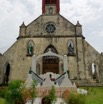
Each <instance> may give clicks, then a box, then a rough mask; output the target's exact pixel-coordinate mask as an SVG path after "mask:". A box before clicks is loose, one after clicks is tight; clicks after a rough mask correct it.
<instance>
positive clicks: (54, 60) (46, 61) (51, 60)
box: [43, 45, 59, 74]
mask: <svg viewBox="0 0 103 104" xmlns="http://www.w3.org/2000/svg"><path fill="white" fill-rule="evenodd" d="M49 50H51V51H52V52H54V53H56V54H57V53H58V52H57V50H56V49H55V48H54V47H53V46H52V45H49V46H48V47H47V48H46V49H45V51H44V53H46V52H48V51H49ZM47 72H53V73H57V74H58V73H59V58H58V57H56V56H44V57H43V73H47Z"/></svg>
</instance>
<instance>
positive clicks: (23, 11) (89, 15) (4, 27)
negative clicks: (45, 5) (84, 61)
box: [0, 0, 103, 52]
mask: <svg viewBox="0 0 103 104" xmlns="http://www.w3.org/2000/svg"><path fill="white" fill-rule="evenodd" d="M60 1H61V4H60V6H61V8H60V11H61V12H60V13H61V14H62V15H63V16H64V17H65V18H67V19H68V20H69V21H71V22H72V23H74V24H76V22H77V21H78V20H79V21H80V23H81V24H82V25H83V35H84V36H85V37H86V40H87V41H88V42H89V43H90V44H91V45H93V46H94V47H95V48H96V49H97V50H98V51H99V52H101V51H103V47H102V45H101V44H100V43H99V42H102V38H101V37H103V24H102V20H103V14H102V13H103V1H102V0H95V1H94V0H60ZM41 10H42V0H0V52H4V51H6V49H7V48H8V47H7V46H8V45H9V46H11V45H12V44H13V43H14V42H15V41H16V38H17V37H18V35H19V26H20V25H21V24H22V22H23V21H24V22H25V24H26V25H27V24H29V23H30V22H31V21H33V20H34V19H35V18H37V17H38V16H39V15H41ZM93 41H94V42H93ZM102 44H103V42H102ZM3 47H7V48H3ZM98 47H99V49H98Z"/></svg>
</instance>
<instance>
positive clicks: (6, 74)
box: [4, 63, 10, 83]
mask: <svg viewBox="0 0 103 104" xmlns="http://www.w3.org/2000/svg"><path fill="white" fill-rule="evenodd" d="M9 75H10V64H9V63H8V64H7V66H6V71H5V76H4V77H5V78H4V82H5V83H8V82H9Z"/></svg>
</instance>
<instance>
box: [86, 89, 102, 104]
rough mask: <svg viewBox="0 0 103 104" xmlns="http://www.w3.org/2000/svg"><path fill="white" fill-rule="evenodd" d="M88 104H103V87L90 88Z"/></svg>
mask: <svg viewBox="0 0 103 104" xmlns="http://www.w3.org/2000/svg"><path fill="white" fill-rule="evenodd" d="M86 104H103V87H89V88H88V95H87V97H86Z"/></svg>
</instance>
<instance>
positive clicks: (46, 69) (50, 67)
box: [32, 49, 68, 74]
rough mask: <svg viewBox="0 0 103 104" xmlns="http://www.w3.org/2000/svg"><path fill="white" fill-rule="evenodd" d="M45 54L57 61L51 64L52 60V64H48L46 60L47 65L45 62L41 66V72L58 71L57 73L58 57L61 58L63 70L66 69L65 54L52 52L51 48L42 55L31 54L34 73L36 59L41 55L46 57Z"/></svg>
mask: <svg viewBox="0 0 103 104" xmlns="http://www.w3.org/2000/svg"><path fill="white" fill-rule="evenodd" d="M46 56H48V57H49V59H50V57H51V58H52V59H51V60H52V61H57V62H55V63H54V64H53V62H52V64H50V63H49V64H48V61H47V66H46V63H45V65H44V67H43V68H42V70H43V71H42V73H46V72H54V73H58V74H59V69H58V68H59V65H57V64H58V63H59V62H58V61H59V59H61V60H63V69H64V72H66V71H67V70H68V65H67V55H64V56H62V55H58V54H56V53H54V52H52V51H51V49H49V50H48V52H46V53H44V54H42V55H38V56H35V55H33V56H32V71H33V72H34V73H37V72H36V64H37V61H38V59H40V58H42V57H46ZM53 57H54V59H53Z"/></svg>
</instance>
